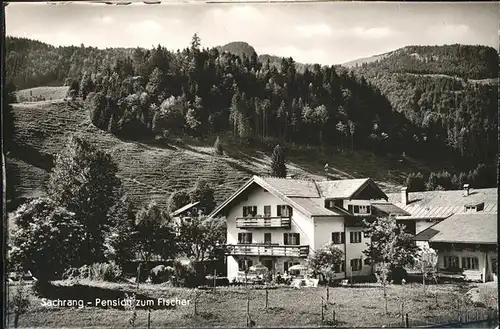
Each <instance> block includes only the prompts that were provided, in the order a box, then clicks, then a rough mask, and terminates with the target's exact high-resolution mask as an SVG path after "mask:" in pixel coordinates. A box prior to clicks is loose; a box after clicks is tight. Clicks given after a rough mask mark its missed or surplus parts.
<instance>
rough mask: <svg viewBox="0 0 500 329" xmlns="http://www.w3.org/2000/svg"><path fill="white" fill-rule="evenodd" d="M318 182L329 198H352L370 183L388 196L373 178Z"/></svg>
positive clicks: (323, 194)
mask: <svg viewBox="0 0 500 329" xmlns="http://www.w3.org/2000/svg"><path fill="white" fill-rule="evenodd" d="M316 184H317V186H318V189H319V191H320V193H321V195H322V196H323V197H324V198H327V199H350V198H352V197H354V196H356V194H357V193H359V192H360V191H362V190H363V189H364V188H365V187H366V186H368V185H372V186H373V187H374V188H375V189H377V190H378V191H379V192H380V193H381V195H383V196H384V197H387V195H386V194H385V193H384V192H382V190H381V189H380V188H379V187H378V186H377V184H375V182H374V181H373V180H372V179H371V178H361V179H342V180H332V181H322V182H317V183H316Z"/></svg>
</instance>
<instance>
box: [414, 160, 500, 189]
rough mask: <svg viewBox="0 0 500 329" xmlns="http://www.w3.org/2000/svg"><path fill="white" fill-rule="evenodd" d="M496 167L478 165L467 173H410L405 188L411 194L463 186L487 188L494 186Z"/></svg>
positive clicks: (443, 171)
mask: <svg viewBox="0 0 500 329" xmlns="http://www.w3.org/2000/svg"><path fill="white" fill-rule="evenodd" d="M496 169H497V168H496V167H489V168H488V167H486V166H485V165H484V164H483V163H480V164H479V165H478V166H477V167H476V168H475V169H474V170H470V171H469V172H460V173H450V172H448V171H446V170H442V171H439V172H430V173H429V174H428V175H426V176H424V175H423V174H422V173H420V172H418V173H410V174H409V175H408V177H407V178H406V186H407V187H408V190H409V191H411V192H418V191H434V190H459V189H462V188H463V186H464V184H469V185H470V187H472V188H489V187H493V186H495V184H496V175H497V172H496Z"/></svg>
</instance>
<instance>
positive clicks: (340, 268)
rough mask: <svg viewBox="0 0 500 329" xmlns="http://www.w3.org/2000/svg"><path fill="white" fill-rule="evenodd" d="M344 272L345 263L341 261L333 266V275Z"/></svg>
mask: <svg viewBox="0 0 500 329" xmlns="http://www.w3.org/2000/svg"><path fill="white" fill-rule="evenodd" d="M342 272H345V263H344V261H342V262H341V263H340V264H336V265H335V273H342Z"/></svg>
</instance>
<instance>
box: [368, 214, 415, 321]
mask: <svg viewBox="0 0 500 329" xmlns="http://www.w3.org/2000/svg"><path fill="white" fill-rule="evenodd" d="M364 223H365V226H366V232H367V234H368V236H369V237H370V243H369V244H367V249H365V250H363V253H364V254H365V255H366V256H367V258H368V260H369V261H370V262H371V263H372V264H373V265H374V270H375V273H376V275H377V277H378V279H379V281H380V282H381V283H382V286H383V288H384V300H385V304H386V312H387V283H388V280H389V275H390V274H391V272H394V271H395V270H396V271H397V270H401V269H404V267H405V266H407V265H412V264H413V262H414V260H415V257H416V254H417V250H418V247H417V246H416V244H415V243H414V241H413V236H412V235H411V234H409V233H406V232H405V231H404V226H402V225H397V224H396V219H395V217H393V216H389V217H379V218H377V219H376V220H374V221H371V222H369V221H366V220H365V221H364Z"/></svg>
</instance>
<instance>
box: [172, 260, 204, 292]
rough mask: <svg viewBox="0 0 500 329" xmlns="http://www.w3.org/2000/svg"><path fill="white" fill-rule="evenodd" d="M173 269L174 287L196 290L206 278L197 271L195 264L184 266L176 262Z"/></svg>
mask: <svg viewBox="0 0 500 329" xmlns="http://www.w3.org/2000/svg"><path fill="white" fill-rule="evenodd" d="M173 267H174V276H173V278H172V279H173V280H172V281H173V284H174V286H177V287H187V288H194V287H197V286H199V285H202V284H203V283H204V278H203V277H202V276H201V275H200V273H199V271H197V266H196V264H195V262H190V263H188V264H183V263H181V262H179V261H175V262H174V264H173Z"/></svg>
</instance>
